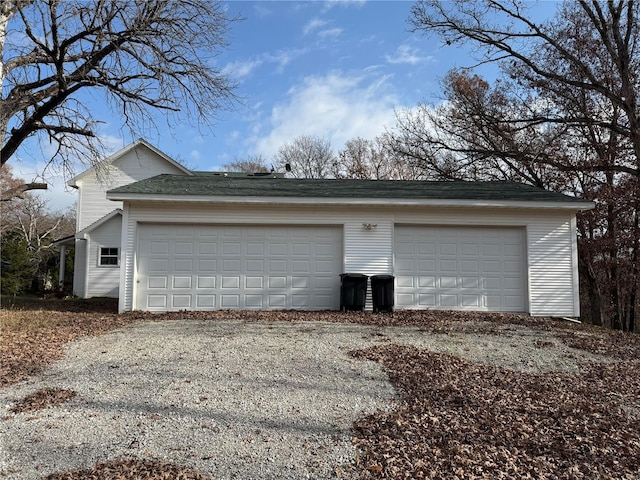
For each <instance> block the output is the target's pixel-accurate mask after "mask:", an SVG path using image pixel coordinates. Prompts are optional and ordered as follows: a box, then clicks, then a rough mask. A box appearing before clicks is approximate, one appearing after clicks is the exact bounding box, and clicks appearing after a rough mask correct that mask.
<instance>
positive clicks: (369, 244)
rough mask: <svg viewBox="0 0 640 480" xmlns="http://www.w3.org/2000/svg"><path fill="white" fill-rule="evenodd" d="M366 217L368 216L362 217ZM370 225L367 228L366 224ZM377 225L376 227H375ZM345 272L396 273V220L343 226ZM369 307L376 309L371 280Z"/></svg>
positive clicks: (368, 286) (370, 274)
mask: <svg viewBox="0 0 640 480" xmlns="http://www.w3.org/2000/svg"><path fill="white" fill-rule="evenodd" d="M363 218H367V217H363ZM365 223H366V224H368V225H371V228H370V229H367V228H366V227H365V225H364V224H365ZM374 225H375V226H374ZM344 271H345V272H348V273H363V274H365V275H368V276H369V277H370V276H372V275H384V274H391V273H392V272H393V222H392V221H391V220H383V219H381V218H379V217H374V218H373V219H372V218H367V221H366V222H362V221H361V220H360V221H351V222H349V223H346V224H345V226H344ZM365 309H366V310H371V309H373V302H372V296H371V281H369V283H368V284H367V301H366V304H365Z"/></svg>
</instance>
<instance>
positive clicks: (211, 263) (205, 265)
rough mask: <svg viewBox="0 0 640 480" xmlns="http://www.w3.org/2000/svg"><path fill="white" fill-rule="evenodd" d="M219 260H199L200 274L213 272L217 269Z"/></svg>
mask: <svg viewBox="0 0 640 480" xmlns="http://www.w3.org/2000/svg"><path fill="white" fill-rule="evenodd" d="M217 266H218V262H217V261H216V260H215V259H211V260H202V259H200V260H198V273H199V274H200V275H202V274H206V273H210V272H211V273H213V272H215V271H216V269H217Z"/></svg>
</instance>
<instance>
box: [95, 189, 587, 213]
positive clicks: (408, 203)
mask: <svg viewBox="0 0 640 480" xmlns="http://www.w3.org/2000/svg"><path fill="white" fill-rule="evenodd" d="M107 198H108V199H109V200H116V201H123V202H145V203H146V202H156V203H167V202H169V203H172V204H176V203H208V204H217V205H298V206H300V205H307V206H345V205H352V206H381V207H382V206H397V207H460V208H465V207H466V208H518V209H522V208H524V209H553V210H572V211H581V210H591V209H592V208H594V207H595V204H594V203H593V202H588V201H575V202H551V201H515V200H463V199H416V198H408V199H405V198H338V197H330V198H320V197H264V196H260V197H235V196H227V195H225V196H215V195H159V194H140V193H109V192H107Z"/></svg>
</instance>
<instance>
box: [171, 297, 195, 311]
mask: <svg viewBox="0 0 640 480" xmlns="http://www.w3.org/2000/svg"><path fill="white" fill-rule="evenodd" d="M171 302H172V303H171V306H172V307H173V308H178V309H183V308H191V295H172V296H171Z"/></svg>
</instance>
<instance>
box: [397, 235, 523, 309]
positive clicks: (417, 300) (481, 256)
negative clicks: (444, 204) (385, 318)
mask: <svg viewBox="0 0 640 480" xmlns="http://www.w3.org/2000/svg"><path fill="white" fill-rule="evenodd" d="M524 239H525V231H524V229H523V228H498V227H445V226H416V225H401V226H396V228H395V234H394V257H395V260H394V265H395V275H396V304H397V305H398V307H399V308H434V309H451V310H481V311H496V312H497V311H502V312H525V311H527V302H526V278H527V275H526V267H525V258H526V256H525V248H524V245H525V240H524Z"/></svg>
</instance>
